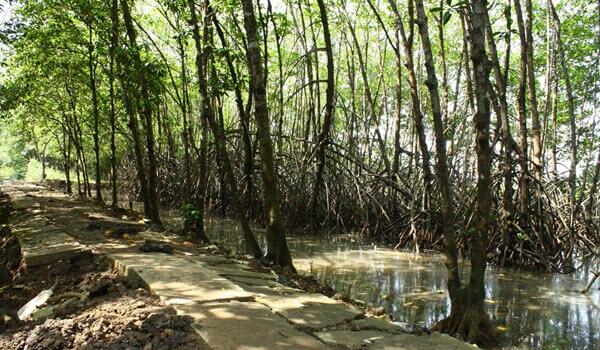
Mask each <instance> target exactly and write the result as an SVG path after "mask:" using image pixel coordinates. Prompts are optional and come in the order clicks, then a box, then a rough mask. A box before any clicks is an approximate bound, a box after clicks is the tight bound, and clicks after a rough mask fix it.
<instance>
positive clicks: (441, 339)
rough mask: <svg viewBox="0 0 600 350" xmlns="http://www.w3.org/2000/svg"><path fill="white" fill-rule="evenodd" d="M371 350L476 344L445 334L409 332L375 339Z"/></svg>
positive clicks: (443, 349) (466, 348)
mask: <svg viewBox="0 0 600 350" xmlns="http://www.w3.org/2000/svg"><path fill="white" fill-rule="evenodd" d="M370 348H371V349H373V350H421V349H427V350H475V349H478V348H477V347H476V346H473V345H471V344H467V343H465V342H463V341H460V340H458V339H456V338H452V337H451V336H449V335H446V334H440V333H433V334H431V335H422V336H416V335H411V334H402V335H400V334H399V335H395V336H393V337H389V338H385V339H383V340H382V341H380V342H379V341H376V342H375V344H374V345H373V346H371V347H370Z"/></svg>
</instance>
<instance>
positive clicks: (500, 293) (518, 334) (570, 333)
mask: <svg viewBox="0 0 600 350" xmlns="http://www.w3.org/2000/svg"><path fill="white" fill-rule="evenodd" d="M259 232H260V231H259ZM207 234H208V236H209V237H210V238H211V239H212V240H213V241H220V242H223V243H224V244H225V245H226V246H228V247H230V248H232V249H233V250H234V251H240V252H242V251H243V250H242V248H243V244H242V242H241V240H240V236H241V235H240V232H239V230H238V228H237V225H235V224H234V223H232V222H228V221H211V222H209V223H208V224H207ZM259 238H260V240H264V238H263V235H262V234H259ZM263 243H264V242H263ZM288 243H289V246H290V250H291V252H292V256H293V257H294V264H295V266H296V268H297V269H298V270H300V271H305V272H312V273H313V274H315V275H316V276H318V277H319V278H322V279H325V280H326V281H327V282H329V283H330V284H331V285H332V286H333V287H334V288H335V289H336V290H338V291H349V292H350V295H351V296H352V297H353V298H356V299H360V300H363V301H365V302H367V303H371V304H373V305H374V306H383V307H385V308H386V310H387V311H388V312H390V313H391V314H392V315H393V317H394V319H395V320H402V321H407V322H410V323H419V324H423V325H425V326H431V325H432V324H433V323H434V322H435V321H436V320H439V319H441V318H443V317H444V316H446V315H447V314H448V312H449V306H450V305H449V299H448V294H447V292H446V290H445V286H446V276H447V273H446V267H445V265H444V256H443V255H441V254H429V253H427V254H420V255H419V256H415V255H414V254H413V253H411V252H408V251H402V250H393V249H390V248H387V247H380V246H377V245H373V244H371V245H369V244H360V243H357V242H355V241H353V240H352V238H351V237H350V236H346V235H340V236H334V237H333V238H328V239H327V240H325V239H320V238H317V237H306V236H291V237H289V238H288ZM463 269H467V270H468V266H466V265H465V266H463ZM589 275H590V273H589V271H585V270H583V271H580V272H578V273H576V274H572V275H558V274H535V273H529V272H520V271H517V270H510V269H498V268H490V269H488V271H487V274H486V295H487V299H486V306H487V310H488V312H489V314H490V315H491V317H492V318H493V321H494V323H495V324H496V325H497V327H498V331H499V332H500V334H501V335H502V343H503V347H504V348H506V349H512V348H517V349H590V350H591V349H600V290H599V289H598V287H597V286H596V287H595V288H593V290H592V291H591V292H590V294H589V295H582V294H581V293H580V292H579V291H580V290H581V289H583V288H584V287H585V285H586V283H587V281H588V277H589Z"/></svg>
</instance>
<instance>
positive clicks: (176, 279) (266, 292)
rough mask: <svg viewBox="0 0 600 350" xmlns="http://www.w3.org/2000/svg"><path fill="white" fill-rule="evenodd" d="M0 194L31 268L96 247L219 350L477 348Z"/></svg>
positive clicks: (106, 220) (115, 221)
mask: <svg viewBox="0 0 600 350" xmlns="http://www.w3.org/2000/svg"><path fill="white" fill-rule="evenodd" d="M0 191H2V192H5V193H7V194H8V195H9V196H10V198H11V200H12V201H13V205H14V206H15V208H16V209H17V213H16V215H15V216H13V221H12V222H11V225H12V226H13V232H15V234H16V235H17V237H18V238H19V241H20V242H21V248H22V251H23V256H24V258H25V261H26V262H27V263H28V264H30V265H31V264H42V263H47V262H50V261H52V260H57V259H60V258H64V256H65V255H69V254H73V253H76V252H77V251H80V250H81V249H83V248H86V247H88V248H92V249H93V250H95V251H96V252H98V253H101V254H105V255H107V256H108V257H109V258H111V259H112V260H113V262H114V265H115V267H116V268H118V269H120V270H121V271H122V272H124V273H126V274H128V275H130V276H132V277H133V278H137V279H139V280H140V281H141V282H142V283H143V284H144V285H146V286H147V288H148V289H149V290H150V291H151V292H152V293H154V294H156V295H157V296H159V297H160V299H161V300H162V301H163V302H164V303H165V304H166V305H170V306H172V307H173V308H174V309H175V310H176V311H177V312H178V313H180V314H184V315H188V316H190V317H192V318H193V320H194V324H193V327H194V329H195V330H196V331H197V332H198V333H199V334H200V335H201V336H202V337H203V338H204V340H205V341H206V342H207V343H208V344H209V345H210V346H211V347H212V348H213V349H215V350H234V349H236V350H263V349H283V350H288V349H289V350H291V349H357V348H360V349H389V350H391V349H396V350H413V349H428V350H438V349H439V350H442V349H454V350H463V349H465V350H466V349H474V347H472V346H470V345H468V344H465V343H463V342H460V341H458V340H456V339H454V338H451V337H448V336H445V335H441V334H433V335H430V336H415V335H411V334H405V333H402V329H401V328H400V327H398V326H396V325H394V324H392V323H390V322H387V321H384V320H379V319H364V318H363V312H362V311H360V310H358V309H357V308H354V307H352V306H349V305H347V304H344V303H341V302H339V301H336V300H333V299H330V298H328V297H326V296H324V295H322V294H315V293H306V292H303V291H301V290H298V289H294V288H290V287H287V286H284V285H282V284H280V283H279V282H278V277H277V276H276V275H275V274H274V273H272V272H270V271H266V270H265V271H263V270H261V271H258V270H257V269H256V268H254V267H252V266H250V264H249V262H248V261H247V260H242V259H236V258H233V257H224V256H215V255H206V254H200V253H199V252H198V250H195V251H194V250H191V249H190V250H189V251H183V250H179V249H176V250H175V253H174V254H173V255H167V254H162V253H142V252H140V251H139V250H138V249H136V247H137V244H139V242H140V240H143V239H144V238H153V239H164V240H169V239H172V238H171V237H167V236H164V234H163V233H161V232H154V231H150V230H145V231H144V232H140V233H135V234H134V238H131V237H125V239H123V238H121V239H111V238H110V235H108V236H107V234H106V233H107V232H109V231H110V230H111V228H115V227H130V226H132V227H133V228H134V229H133V231H135V232H137V231H140V229H146V227H145V226H144V227H141V228H140V224H139V223H137V222H132V221H128V220H126V219H122V218H115V217H114V214H113V213H111V212H110V210H109V209H108V208H102V207H100V206H97V205H95V204H94V203H92V202H90V201H86V200H80V199H77V198H74V197H70V196H66V195H63V194H61V193H58V192H56V191H52V190H48V189H45V188H43V187H41V186H36V185H28V184H20V183H9V184H3V185H2V186H0ZM136 225H137V226H136ZM107 230H108V231H107ZM103 231H104V234H103ZM74 237H75V238H77V239H75V238H74ZM78 240H79V241H81V242H78ZM81 243H84V244H81Z"/></svg>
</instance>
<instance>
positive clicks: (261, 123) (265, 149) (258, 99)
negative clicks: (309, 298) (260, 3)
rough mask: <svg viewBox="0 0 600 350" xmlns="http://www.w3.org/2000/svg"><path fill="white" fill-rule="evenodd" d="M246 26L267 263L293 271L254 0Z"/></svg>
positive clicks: (246, 3)
mask: <svg viewBox="0 0 600 350" xmlns="http://www.w3.org/2000/svg"><path fill="white" fill-rule="evenodd" d="M242 8H243V12H244V27H245V29H246V39H247V41H248V51H247V58H248V68H249V70H250V75H251V77H252V79H251V81H252V85H251V87H250V88H251V90H252V95H253V96H254V115H255V118H256V136H257V139H258V144H259V147H260V156H261V173H262V177H263V185H264V199H265V210H266V215H267V217H266V220H267V253H266V259H267V261H268V262H270V263H273V264H275V265H279V266H281V267H284V268H290V269H291V270H294V265H293V264H292V256H291V255H290V252H289V249H288V245H287V241H286V238H285V233H284V231H283V224H282V222H281V213H280V209H281V208H280V198H279V185H278V179H277V176H278V175H277V171H276V169H275V162H274V159H273V141H272V140H271V130H270V129H271V126H270V121H269V110H268V107H267V89H266V81H265V80H264V74H263V67H262V58H261V53H260V45H259V42H258V32H257V29H256V16H255V14H254V4H253V1H252V0H242Z"/></svg>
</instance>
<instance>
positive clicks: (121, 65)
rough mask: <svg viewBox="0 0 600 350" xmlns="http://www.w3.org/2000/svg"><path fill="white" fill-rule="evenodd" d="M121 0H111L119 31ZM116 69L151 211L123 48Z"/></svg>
mask: <svg viewBox="0 0 600 350" xmlns="http://www.w3.org/2000/svg"><path fill="white" fill-rule="evenodd" d="M118 2H119V0H112V1H111V20H112V30H113V31H116V32H117V33H118V31H119V16H118V13H119V3H118ZM118 39H119V36H118V35H116V36H115V37H114V38H113V40H116V42H115V47H117V48H118V47H119V44H118ZM115 63H116V70H117V75H118V77H119V83H120V85H121V94H122V99H123V105H124V106H125V111H126V112H127V116H128V119H129V120H128V123H127V127H128V128H129V131H130V132H131V137H132V139H133V151H134V154H135V162H136V170H137V178H138V182H139V186H140V195H141V197H142V202H143V203H144V213H145V214H146V215H147V213H149V212H150V202H149V198H148V179H147V178H146V167H145V164H144V153H143V151H142V142H141V138H140V130H139V124H138V118H137V115H136V112H135V108H134V105H133V96H132V91H131V90H132V89H131V87H130V80H129V79H128V76H129V74H128V73H130V72H129V71H125V70H124V69H125V68H126V67H127V58H126V57H125V53H124V52H122V50H116V60H115Z"/></svg>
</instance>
